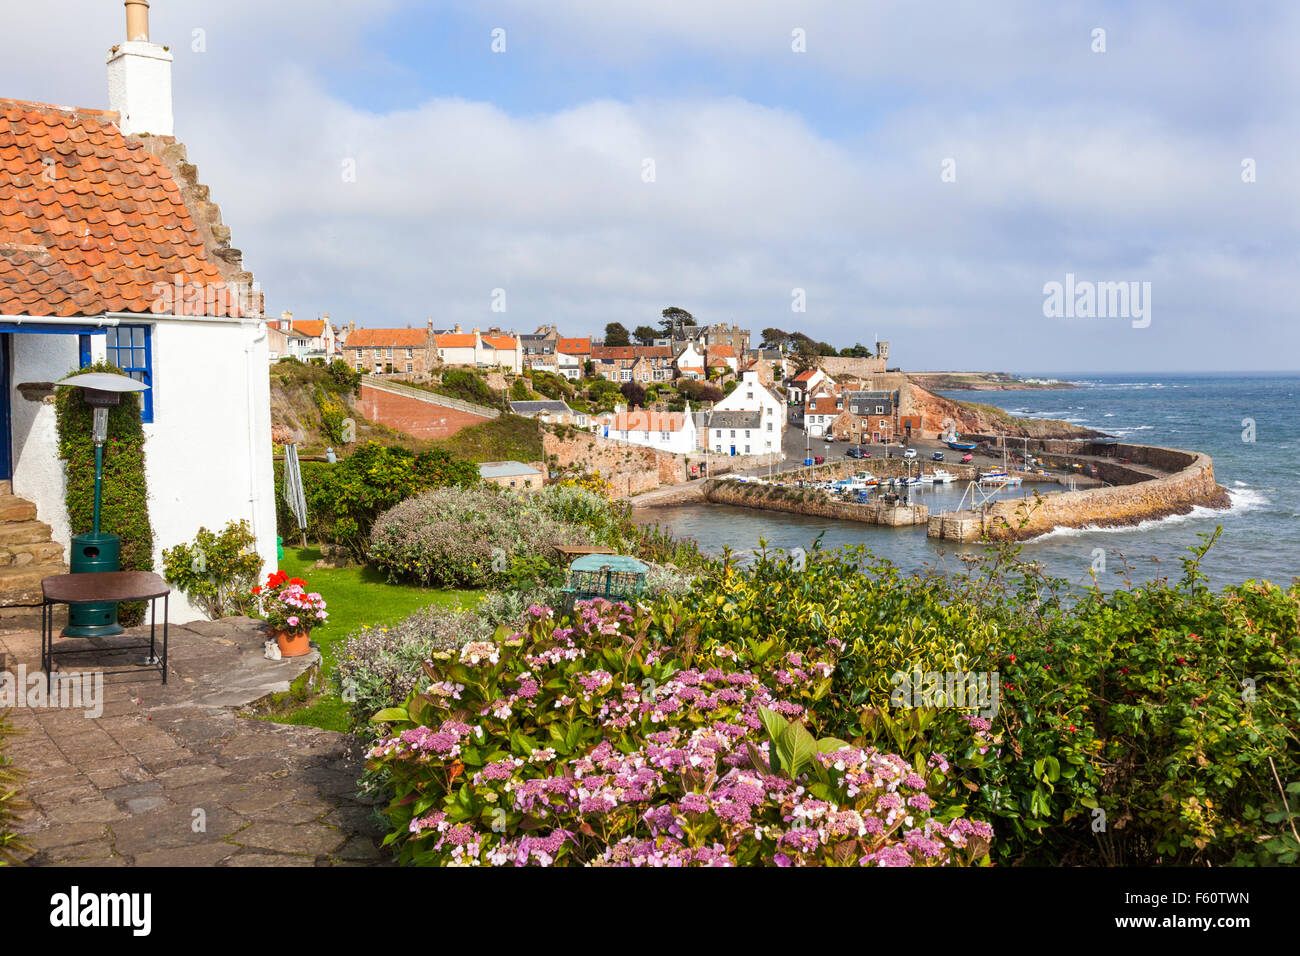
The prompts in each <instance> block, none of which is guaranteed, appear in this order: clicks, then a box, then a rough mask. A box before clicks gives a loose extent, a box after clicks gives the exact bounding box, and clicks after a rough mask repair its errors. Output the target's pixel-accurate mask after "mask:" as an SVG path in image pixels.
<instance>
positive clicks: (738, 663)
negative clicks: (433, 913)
mask: <svg viewBox="0 0 1300 956" xmlns="http://www.w3.org/2000/svg"><path fill="white" fill-rule="evenodd" d="M529 616H530V618H531V623H530V624H529V626H528V627H527V628H526V629H525V630H524V631H522V632H521V633H519V634H516V635H514V636H513V637H512V638H511V639H509V640H506V641H503V642H500V643H497V642H493V641H474V642H470V643H467V644H465V645H464V646H463V647H461V648H460V649H459V652H457V653H447V652H441V653H438V654H435V655H433V659H432V661H431V662H430V663H429V666H428V667H427V674H426V676H425V677H424V678H422V680H421V685H422V686H421V689H420V691H419V692H418V693H412V694H411V695H410V697H409V698H408V699H407V702H406V705H405V706H404V707H401V708H391V709H388V710H384V711H380V712H379V713H378V714H377V715H376V717H375V720H376V722H380V723H386V724H389V725H391V726H392V728H393V731H394V733H393V735H392V736H390V737H388V738H386V739H384V740H382V741H380V742H379V743H378V744H376V745H375V746H374V747H373V748H372V749H371V751H370V753H369V763H368V768H369V769H370V770H371V771H372V772H373V773H375V774H377V775H378V776H379V778H380V779H381V780H382V781H383V782H384V784H385V785H386V786H387V787H389V788H390V789H391V791H392V794H393V800H392V802H391V803H390V804H389V806H388V808H387V810H386V814H387V816H388V818H389V821H390V826H391V832H390V834H389V836H388V837H387V838H386V842H387V843H389V844H394V845H396V847H397V848H399V850H400V859H401V860H402V861H403V862H408V863H415V864H449V863H450V864H460V865H480V864H481V865H513V866H524V865H530V864H534V865H535V864H540V865H584V864H586V865H596V866H684V865H699V866H732V865H743V864H775V865H782V866H790V865H838V866H858V865H861V866H868V865H871V866H898V865H943V864H962V863H969V862H980V861H984V860H986V859H987V852H988V846H989V843H988V841H989V839H990V837H991V831H990V829H989V828H988V826H987V825H986V824H983V823H978V822H973V821H969V820H966V819H964V818H942V817H939V816H934V815H931V813H930V810H931V808H932V806H933V801H932V800H931V798H930V797H929V796H928V794H927V790H928V789H930V788H933V787H935V786H937V785H940V784H941V780H942V774H941V772H940V771H939V770H938V769H937V766H935V765H927V764H926V763H925V762H921V763H920V765H919V766H916V765H913V764H909V763H907V762H906V761H904V760H903V759H902V758H900V757H897V756H894V755H891V754H888V753H884V752H881V751H879V750H876V749H875V748H870V747H861V746H857V745H855V744H850V743H846V742H845V741H842V740H834V739H823V740H818V739H817V738H816V737H815V735H814V733H813V731H811V730H809V729H807V728H805V727H804V725H803V723H802V719H803V718H805V717H807V716H809V711H808V710H807V708H808V705H809V704H810V703H811V702H812V701H813V700H815V699H816V697H817V696H818V695H821V694H824V693H825V692H826V690H827V686H828V684H829V679H828V678H827V677H826V676H825V674H826V673H827V670H828V668H833V664H832V663H830V661H829V660H828V659H827V658H824V657H814V656H811V655H810V656H808V657H803V656H801V655H797V654H796V655H777V656H772V657H769V658H768V659H767V663H766V664H765V665H761V666H760V665H758V663H757V662H756V661H754V660H752V659H751V658H750V657H749V655H747V654H746V653H745V652H743V651H737V652H729V651H720V652H719V653H716V654H715V655H713V656H710V657H703V656H701V657H700V658H698V659H697V658H696V657H695V655H694V652H693V651H692V649H691V647H690V646H689V642H687V644H686V645H683V646H672V645H667V644H664V643H658V642H652V641H650V640H649V639H648V636H647V635H648V631H649V629H650V627H651V624H652V621H651V620H650V618H649V617H648V616H646V615H644V614H643V613H642V612H636V613H635V615H634V613H633V612H632V611H631V610H630V609H629V608H628V607H627V606H626V605H621V604H613V605H611V604H609V603H607V602H604V601H600V600H596V601H590V602H579V604H578V607H577V616H576V617H577V619H576V620H575V621H574V624H573V626H572V627H561V626H558V625H557V622H556V621H555V620H554V617H553V612H552V610H551V609H550V608H545V607H535V608H532V609H530V611H529Z"/></svg>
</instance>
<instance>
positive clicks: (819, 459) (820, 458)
mask: <svg viewBox="0 0 1300 956" xmlns="http://www.w3.org/2000/svg"><path fill="white" fill-rule="evenodd" d="M813 464H814V465H824V464H826V456H825V455H814V456H813Z"/></svg>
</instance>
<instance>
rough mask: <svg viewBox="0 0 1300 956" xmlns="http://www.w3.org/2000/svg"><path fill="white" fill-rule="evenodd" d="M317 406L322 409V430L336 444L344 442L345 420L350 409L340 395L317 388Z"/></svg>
mask: <svg viewBox="0 0 1300 956" xmlns="http://www.w3.org/2000/svg"><path fill="white" fill-rule="evenodd" d="M316 408H317V409H318V410H319V411H320V426H321V431H322V432H324V433H325V437H326V438H328V439H329V440H330V441H331V442H333V443H334V444H335V445H342V444H343V442H344V437H345V436H344V425H343V422H344V420H345V419H346V418H347V417H348V410H347V408H346V407H345V406H344V405H343V403H342V402H340V401H339V399H338V397H337V396H335V395H333V394H331V393H330V392H329V391H327V390H326V389H324V388H318V389H316Z"/></svg>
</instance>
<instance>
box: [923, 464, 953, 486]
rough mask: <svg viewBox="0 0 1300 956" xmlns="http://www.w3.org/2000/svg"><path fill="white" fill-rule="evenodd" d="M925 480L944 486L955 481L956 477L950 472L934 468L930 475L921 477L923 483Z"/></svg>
mask: <svg viewBox="0 0 1300 956" xmlns="http://www.w3.org/2000/svg"><path fill="white" fill-rule="evenodd" d="M926 479H929V480H930V481H932V482H934V483H935V484H936V485H946V484H948V483H949V482H953V481H956V480H957V476H956V475H954V474H953V473H952V472H951V471H948V470H947V469H944V468H936V469H935V470H934V471H933V472H932V473H930V474H928V475H922V476H921V480H922V481H925V480H926Z"/></svg>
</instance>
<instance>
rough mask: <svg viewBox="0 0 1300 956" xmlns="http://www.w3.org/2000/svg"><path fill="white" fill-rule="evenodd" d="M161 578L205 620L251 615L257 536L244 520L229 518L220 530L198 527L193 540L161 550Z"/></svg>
mask: <svg viewBox="0 0 1300 956" xmlns="http://www.w3.org/2000/svg"><path fill="white" fill-rule="evenodd" d="M162 558H163V577H165V578H166V580H167V581H168V583H170V584H172V585H173V586H175V587H176V588H178V589H179V590H181V591H183V592H184V593H185V596H186V597H188V598H189V600H190V603H191V604H193V605H194V606H195V607H197V608H198V609H199V610H201V611H202V612H203V613H204V614H206V615H207V616H208V618H209V619H212V620H215V619H216V618H219V617H229V616H231V615H237V614H252V613H255V611H256V609H257V599H256V598H255V597H254V596H253V595H252V593H251V591H252V589H253V587H254V585H256V584H257V580H258V577H259V575H260V574H261V572H262V558H261V556H260V555H258V553H257V538H256V537H255V536H254V535H253V529H252V527H251V526H250V525H249V523H248V522H247V521H230V522H227V523H226V526H225V527H224V528H222V529H221V533H220V534H217V533H215V532H212V531H209V530H208V529H207V528H199V531H198V534H196V535H195V536H194V540H193V541H191V542H189V543H182V544H178V545H174V546H173V547H170V548H166V549H164V551H163V553H162Z"/></svg>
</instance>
